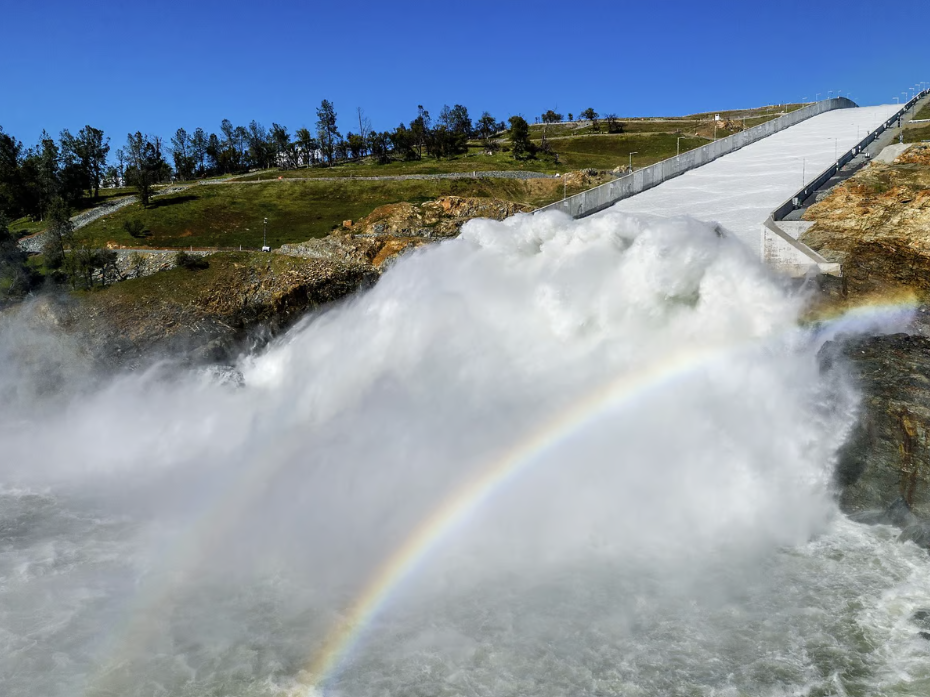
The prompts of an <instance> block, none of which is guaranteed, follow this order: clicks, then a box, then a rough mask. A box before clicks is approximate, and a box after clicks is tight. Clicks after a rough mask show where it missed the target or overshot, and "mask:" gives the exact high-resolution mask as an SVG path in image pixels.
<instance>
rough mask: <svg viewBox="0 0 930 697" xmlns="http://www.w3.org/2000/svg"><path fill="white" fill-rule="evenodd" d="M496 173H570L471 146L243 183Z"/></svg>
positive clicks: (546, 161) (268, 174)
mask: <svg viewBox="0 0 930 697" xmlns="http://www.w3.org/2000/svg"><path fill="white" fill-rule="evenodd" d="M475 171H477V172H493V171H508V172H509V171H528V172H545V173H548V174H555V173H556V172H564V171H567V170H566V168H565V167H564V166H562V167H560V166H559V165H556V164H555V161H554V160H553V159H552V158H537V159H535V160H519V161H518V160H514V159H513V158H512V157H510V153H509V152H502V151H499V152H496V153H494V154H492V155H488V154H486V153H485V151H484V148H483V147H481V146H480V145H478V144H477V143H472V144H470V145H469V148H468V153H466V154H464V155H458V156H456V157H449V158H443V159H441V160H437V159H436V158H434V157H430V156H428V155H425V154H424V156H423V159H422V160H410V161H403V160H397V161H394V162H390V163H388V164H383V165H379V164H377V163H376V162H374V161H373V160H371V159H366V160H364V161H362V162H347V163H343V164H338V165H336V166H334V167H313V168H311V169H288V170H277V169H274V170H268V171H265V172H256V173H255V174H250V175H248V176H246V177H242V178H241V179H240V181H261V180H271V179H295V178H296V179H315V178H320V177H324V178H329V177H346V178H351V177H393V176H399V175H406V174H445V173H448V172H475Z"/></svg>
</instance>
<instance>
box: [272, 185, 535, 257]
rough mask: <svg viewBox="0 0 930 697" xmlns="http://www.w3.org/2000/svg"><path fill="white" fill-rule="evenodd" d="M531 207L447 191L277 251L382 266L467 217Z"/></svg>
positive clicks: (499, 215) (505, 214) (447, 233)
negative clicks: (453, 193)
mask: <svg viewBox="0 0 930 697" xmlns="http://www.w3.org/2000/svg"><path fill="white" fill-rule="evenodd" d="M530 210H532V208H531V207H530V206H524V205H522V204H519V203H513V202H511V201H501V200H498V199H492V198H463V197H460V196H444V197H443V198H440V199H437V200H435V201H427V202H426V203H422V204H419V205H416V204H413V203H407V202H402V203H391V204H388V205H386V206H380V207H378V208H376V209H375V210H374V211H372V212H371V213H370V214H369V215H368V216H366V217H364V218H362V219H361V220H359V221H357V222H355V223H353V222H352V221H350V220H347V221H345V222H344V223H343V229H342V230H339V231H336V232H334V233H333V234H331V235H329V236H327V237H323V238H320V239H315V240H307V241H306V242H300V243H298V244H285V245H282V246H281V248H280V249H279V250H278V252H279V253H281V254H287V255H290V256H297V257H309V258H314V259H327V260H331V261H341V262H348V263H352V264H370V265H372V266H374V267H375V268H376V269H379V270H383V269H384V268H385V267H386V265H388V264H389V263H390V262H391V261H392V260H393V259H395V258H396V257H397V256H399V255H400V254H403V253H405V252H407V251H409V250H411V249H416V248H417V247H419V246H421V245H423V244H426V243H428V242H430V241H433V240H437V239H445V238H449V237H455V236H456V235H457V234H458V233H459V230H460V229H461V227H462V225H463V224H465V222H466V221H468V220H472V219H473V218H492V219H494V220H503V219H504V218H509V217H510V216H511V215H514V214H516V213H522V212H527V211H530Z"/></svg>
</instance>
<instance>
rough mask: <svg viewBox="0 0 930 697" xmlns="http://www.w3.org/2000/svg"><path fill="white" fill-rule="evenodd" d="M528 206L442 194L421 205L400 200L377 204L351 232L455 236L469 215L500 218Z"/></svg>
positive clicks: (526, 209)
mask: <svg viewBox="0 0 930 697" xmlns="http://www.w3.org/2000/svg"><path fill="white" fill-rule="evenodd" d="M530 210H532V208H531V207H530V206H524V205H522V204H519V203H513V202H512V201H501V200H499V199H493V198H463V197H461V196H444V197H442V198H440V199H437V200H435V201H427V202H426V203H421V204H420V205H416V204H412V203H406V202H403V203H392V204H388V205H386V206H379V207H378V208H376V209H375V210H373V211H372V212H371V213H370V214H369V215H367V216H366V217H365V218H362V219H361V220H359V221H358V222H357V223H356V224H355V225H353V226H352V233H353V234H355V235H392V236H395V237H400V236H409V237H454V236H455V235H457V234H458V232H459V230H460V229H461V227H462V225H463V224H464V223H465V222H466V221H467V220H471V219H472V218H491V219H493V220H503V219H504V218H509V217H510V216H512V215H514V214H516V213H526V212H528V211H530Z"/></svg>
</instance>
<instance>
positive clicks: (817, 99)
mask: <svg viewBox="0 0 930 697" xmlns="http://www.w3.org/2000/svg"><path fill="white" fill-rule="evenodd" d="M815 101H818V102H819V101H820V92H818V93H817V97H816V98H815Z"/></svg>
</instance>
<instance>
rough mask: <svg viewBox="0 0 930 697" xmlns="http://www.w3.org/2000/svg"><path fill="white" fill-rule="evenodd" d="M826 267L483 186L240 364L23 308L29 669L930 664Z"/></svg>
mask: <svg viewBox="0 0 930 697" xmlns="http://www.w3.org/2000/svg"><path fill="white" fill-rule="evenodd" d="M803 302H804V298H803V293H800V292H798V291H797V290H791V289H789V288H786V287H785V286H783V285H782V284H781V283H780V282H779V281H778V280H777V279H775V278H774V277H773V276H771V275H770V273H769V272H768V271H767V270H766V269H764V268H763V267H761V266H760V265H759V264H758V263H757V262H756V261H755V260H754V259H753V255H752V254H751V252H750V251H749V250H748V249H746V248H745V247H743V246H742V245H741V244H740V243H739V242H737V241H735V240H734V239H732V237H729V236H721V235H719V234H718V233H717V232H716V231H715V230H714V228H713V227H711V226H708V225H704V224H702V223H698V222H696V221H694V220H690V219H685V218H680V219H660V218H649V217H637V216H633V215H629V214H623V213H619V212H607V213H605V214H602V215H599V216H596V217H595V218H590V219H586V220H582V221H569V220H568V219H566V218H563V217H560V216H558V215H552V216H537V217H536V218H533V217H525V216H518V217H516V218H512V219H510V220H508V221H505V222H503V223H496V222H489V221H473V222H471V223H469V224H467V225H466V227H465V229H464V231H463V234H462V235H461V236H460V237H459V238H457V239H455V240H451V241H448V242H444V243H442V244H440V245H437V246H433V247H431V248H429V249H426V250H424V251H419V252H417V253H414V254H411V255H409V256H407V257H405V258H403V259H402V260H401V261H399V262H398V263H397V264H396V265H395V266H394V267H393V268H392V269H391V270H390V271H389V272H388V273H387V274H385V275H384V277H383V278H382V279H381V281H380V282H379V283H378V284H377V286H375V287H374V288H373V289H371V290H369V291H367V292H366V293H364V294H361V295H359V296H358V297H355V298H353V299H351V300H349V301H347V302H345V303H342V304H340V305H339V306H337V307H333V308H331V309H329V310H327V311H325V312H321V313H317V314H314V315H312V316H309V317H307V318H306V319H305V320H304V321H303V322H302V323H301V324H300V325H299V326H297V327H295V328H294V329H292V330H291V331H290V332H289V333H288V334H287V335H285V336H283V337H281V338H280V340H278V341H277V342H275V343H274V344H273V345H271V346H269V347H267V348H265V349H264V350H262V351H261V352H257V353H255V354H254V355H247V356H243V357H242V359H241V360H240V361H239V363H238V365H236V366H235V368H234V369H229V370H196V371H190V370H185V369H182V368H180V367H178V366H176V365H173V364H172V363H171V362H170V360H166V361H165V362H164V363H162V364H160V365H158V366H155V367H154V368H152V369H150V370H147V371H144V372H136V373H127V374H122V375H114V376H110V377H109V378H107V379H106V380H100V379H98V378H91V377H89V376H88V375H87V374H86V373H85V371H84V370H83V369H82V367H81V365H82V363H81V362H80V357H79V356H78V355H76V353H74V351H75V349H73V348H72V347H70V346H69V345H68V344H67V342H66V341H65V339H64V337H62V336H51V335H47V334H43V333H42V332H41V331H40V330H38V329H36V328H35V326H33V325H30V324H28V323H22V324H15V325H14V324H12V323H11V322H7V323H6V324H5V325H3V326H2V328H0V482H2V485H0V693H2V694H3V695H9V696H23V697H26V696H29V697H35V696H38V695H42V696H45V697H58V696H69V697H73V696H76V695H77V696H82V695H87V696H89V697H90V696H93V697H103V696H117V695H119V696H120V697H129V696H140V697H142V696H144V697H159V696H161V695H185V696H188V695H189V696H191V697H193V696H197V697H200V696H204V695H216V696H220V695H223V696H226V695H229V696H239V695H324V694H325V695H339V696H341V697H356V696H359V697H362V696H366V697H367V696H369V695H371V696H375V695H377V696H385V695H398V696H401V695H403V696H407V695H424V696H426V695H470V696H484V695H487V696H498V695H500V696H511V695H512V696H514V697H516V696H525V695H553V696H554V695H560V696H561V695H682V696H684V695H688V696H694V695H727V696H729V695H733V696H736V695H753V696H758V695H773V696H774V695H874V694H885V695H923V694H928V693H930V661H928V660H927V654H928V643H927V642H926V641H925V640H924V639H921V638H920V637H919V636H918V634H917V629H916V628H915V627H914V626H913V625H912V624H910V623H909V621H908V618H909V616H910V614H911V613H912V612H913V611H914V610H915V609H916V608H918V607H925V606H928V605H930V563H928V558H927V555H926V553H925V552H924V551H922V550H919V549H918V548H917V547H916V546H914V545H912V544H898V543H896V542H895V537H896V532H897V531H894V530H892V529H891V528H888V527H884V526H877V527H864V526H860V525H856V524H853V523H851V522H850V521H848V520H847V519H846V518H844V517H843V516H842V515H840V514H839V513H838V511H837V509H836V506H835V503H834V498H833V494H834V492H833V491H832V490H831V486H832V485H831V481H832V480H831V472H832V468H833V466H834V459H835V452H836V449H837V447H838V446H839V445H840V444H841V443H842V441H843V438H844V437H845V434H846V432H847V431H848V429H849V428H850V427H851V424H852V423H853V419H854V418H855V412H856V409H857V404H858V398H857V395H856V394H855V393H854V391H853V390H852V389H850V387H849V385H848V383H847V381H846V379H845V377H844V374H843V372H842V370H841V368H835V369H832V370H831V371H827V372H824V371H822V370H821V369H820V367H819V365H818V361H817V357H816V356H817V351H818V350H819V348H820V346H821V345H822V343H823V341H824V340H825V339H826V338H827V337H828V336H829V335H830V332H831V331H832V330H830V329H829V328H823V327H821V328H819V329H818V330H816V331H814V330H801V329H799V328H798V325H797V317H798V314H799V312H800V310H801V307H802V306H803ZM843 329H844V330H847V331H849V330H854V329H856V327H855V326H851V327H850V326H845V325H844V326H843Z"/></svg>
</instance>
